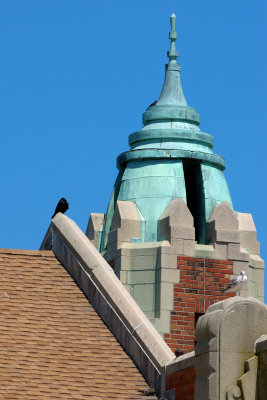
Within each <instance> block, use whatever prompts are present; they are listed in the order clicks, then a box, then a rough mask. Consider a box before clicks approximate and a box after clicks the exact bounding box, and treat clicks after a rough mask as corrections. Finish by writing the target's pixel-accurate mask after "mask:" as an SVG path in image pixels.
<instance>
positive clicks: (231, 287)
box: [222, 271, 248, 294]
mask: <svg viewBox="0 0 267 400" xmlns="http://www.w3.org/2000/svg"><path fill="white" fill-rule="evenodd" d="M247 281H248V277H247V275H246V272H245V271H241V272H240V274H239V275H238V276H237V277H236V278H233V279H231V281H230V282H229V283H228V285H227V286H226V288H225V289H223V290H222V291H223V292H224V293H236V292H239V294H240V290H241V289H243V287H244V286H245V285H246V283H247Z"/></svg>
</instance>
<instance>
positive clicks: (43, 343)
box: [0, 249, 148, 400]
mask: <svg viewBox="0 0 267 400" xmlns="http://www.w3.org/2000/svg"><path fill="white" fill-rule="evenodd" d="M0 299H1V301H0V332H1V335H0V360H1V362H0V398H3V399H20V400H21V399H27V400H31V399H34V400H37V399H42V400H45V399H51V398H52V399H64V400H67V399H77V400H83V399H89V398H94V399H138V398H141V397H143V394H142V393H141V392H142V391H143V389H145V388H147V387H148V385H147V383H146V382H145V380H144V378H143V377H142V375H141V374H140V372H139V371H138V369H137V368H136V366H135V364H134V363H133V362H132V360H131V359H130V358H129V357H128V355H127V354H126V353H125V352H124V351H123V349H122V347H121V346H120V344H119V343H118V342H117V340H116V339H115V338H114V336H113V334H112V333H111V332H110V331H109V329H108V328H107V326H106V325H105V324H104V323H103V321H102V320H101V319H100V317H99V316H98V315H97V314H96V312H95V310H94V309H93V307H92V306H91V305H90V303H89V302H88V300H87V299H86V298H85V296H84V295H83V293H82V292H81V291H80V289H79V288H78V287H77V286H76V284H75V282H74V281H73V279H72V278H71V276H70V275H69V274H68V273H67V272H66V271H65V269H64V268H63V267H62V265H61V264H60V262H59V261H58V260H57V259H56V257H55V256H54V254H53V252H52V251H27V250H6V249H2V250H0Z"/></svg>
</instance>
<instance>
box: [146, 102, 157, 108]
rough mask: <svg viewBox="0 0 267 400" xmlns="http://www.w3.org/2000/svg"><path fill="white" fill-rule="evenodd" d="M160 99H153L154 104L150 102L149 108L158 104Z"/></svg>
mask: <svg viewBox="0 0 267 400" xmlns="http://www.w3.org/2000/svg"><path fill="white" fill-rule="evenodd" d="M157 102H158V100H155V101H153V103H152V104H150V106H148V107H147V110H148V109H149V107H153V106H155V105H156V104H157Z"/></svg>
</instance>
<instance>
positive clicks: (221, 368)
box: [195, 297, 267, 400]
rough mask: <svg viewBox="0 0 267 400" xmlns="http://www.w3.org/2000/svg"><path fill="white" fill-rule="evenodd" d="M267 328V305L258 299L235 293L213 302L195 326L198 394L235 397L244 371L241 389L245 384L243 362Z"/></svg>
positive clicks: (201, 398) (209, 398)
mask: <svg viewBox="0 0 267 400" xmlns="http://www.w3.org/2000/svg"><path fill="white" fill-rule="evenodd" d="M266 332H267V306H266V305H264V304H263V303H262V302H260V301H259V300H256V299H254V298H247V299H242V298H240V297H232V298H231V299H227V300H224V301H221V302H219V303H216V304H214V305H212V306H210V307H209V308H208V311H207V313H206V314H205V315H204V316H202V317H201V318H200V319H199V320H198V323H197V327H196V339H197V346H196V350H195V352H196V362H195V366H196V373H197V379H196V383H195V398H197V399H198V400H224V399H225V398H226V394H227V396H228V398H229V399H231V398H233V399H235V398H236V397H234V396H238V393H237V392H238V390H237V389H235V388H234V387H233V386H236V383H237V381H238V379H240V377H242V375H243V376H244V379H243V382H242V378H241V382H242V385H243V386H241V391H242V387H245V385H246V382H245V381H246V380H247V379H248V377H249V376H248V375H249V374H248V375H247V377H245V375H246V374H244V363H245V362H246V361H247V360H249V359H251V358H252V357H254V355H255V354H254V343H255V341H256V339H258V338H259V337H260V336H261V335H263V334H265V333H266ZM253 363H254V360H252V361H251V363H250V365H249V369H250V366H252V365H255V364H253ZM251 368H252V367H251ZM252 369H253V368H252ZM252 369H251V371H252ZM254 371H255V368H254ZM250 376H251V377H253V376H254V375H253V373H251V374H250ZM235 391H236V393H235ZM229 396H230V397H229ZM231 396H232V397H231ZM237 399H238V397H237Z"/></svg>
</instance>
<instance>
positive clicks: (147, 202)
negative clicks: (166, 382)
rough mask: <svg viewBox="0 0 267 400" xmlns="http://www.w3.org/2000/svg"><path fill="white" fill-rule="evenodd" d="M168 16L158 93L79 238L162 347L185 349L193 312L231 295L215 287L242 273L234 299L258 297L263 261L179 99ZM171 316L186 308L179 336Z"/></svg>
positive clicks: (216, 160) (218, 162)
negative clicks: (98, 256)
mask: <svg viewBox="0 0 267 400" xmlns="http://www.w3.org/2000/svg"><path fill="white" fill-rule="evenodd" d="M170 20H171V32H170V34H169V38H170V50H169V51H168V57H169V63H168V64H167V65H166V71H165V80H164V84H163V88H162V91H161V94H160V97H159V99H158V101H157V102H154V103H153V104H152V105H151V106H149V107H148V109H147V110H146V111H145V112H144V113H143V128H142V129H141V130H140V131H138V132H134V133H132V134H130V136H129V145H130V150H128V151H126V152H124V153H122V154H120V155H119V156H118V158H117V167H118V170H119V173H118V177H117V179H116V182H115V185H114V189H113V192H112V195H111V199H110V202H109V205H108V209H107V213H106V214H105V215H104V214H91V215H90V219H89V223H88V227H87V232H86V235H87V237H88V238H89V239H90V240H91V241H92V243H93V244H94V246H95V247H96V248H97V249H98V250H99V251H100V252H101V253H102V254H103V256H104V257H105V259H106V260H107V261H108V262H109V264H110V265H111V266H112V268H113V269H114V271H115V274H116V275H117V276H118V277H119V278H120V280H121V282H122V283H123V284H124V285H125V287H126V288H127V290H128V291H129V292H130V293H131V295H132V296H133V298H134V299H135V300H136V302H137V303H138V304H139V306H140V307H141V308H142V310H143V311H144V312H145V314H146V315H147V316H148V318H149V319H150V320H151V321H152V323H153V324H154V326H155V327H156V328H157V329H158V331H159V332H160V333H161V334H162V335H165V338H166V340H167V338H169V342H170V343H169V345H170V346H171V347H172V348H173V349H174V348H175V346H176V344H178V345H179V344H180V345H181V343H182V342H185V343H182V344H183V346H184V350H186V351H188V350H190V349H192V348H194V328H195V324H196V321H197V318H198V316H200V315H201V314H203V313H204V312H205V311H206V309H207V308H208V307H209V306H210V305H211V304H213V303H214V302H216V301H218V300H222V299H224V298H226V297H228V296H231V295H225V294H222V289H223V287H224V286H225V285H227V283H228V282H229V280H230V279H231V278H232V277H233V276H237V275H238V274H239V273H240V271H246V273H247V276H248V286H247V288H245V289H244V290H243V291H242V292H241V295H242V296H243V297H247V296H253V297H255V298H257V299H260V300H263V289H264V283H263V273H264V263H263V260H262V259H261V258H260V248H259V243H258V242H257V237H256V229H255V225H254V222H253V219H252V216H251V215H250V214H245V213H239V212H235V211H234V210H233V205H232V201H231V197H230V194H229V190H228V186H227V183H226V180H225V177H224V174H223V170H224V168H225V163H224V159H223V158H222V157H221V156H219V155H217V154H214V153H213V151H212V148H213V137H212V136H211V135H210V134H208V133H204V132H202V131H201V130H200V128H199V125H200V115H199V114H198V113H197V112H196V110H195V109H194V108H192V107H190V106H188V104H187V101H186V99H185V96H184V93H183V89H182V85H181V79H180V65H179V64H178V63H177V57H178V51H177V50H176V47H175V42H176V39H177V33H176V31H175V24H176V16H175V15H174V14H172V15H171V17H170ZM187 269H188V272H186V270H187ZM220 272H222V273H220ZM181 277H182V280H181ZM208 283H209V287H208ZM211 283H214V285H213V286H212V285H211ZM181 293H182V294H183V295H182V294H181ZM183 297H186V299H187V301H189V302H191V306H190V307H187V303H186V302H184V301H183ZM175 308H178V309H175ZM185 308H186V310H185ZM179 312H180V313H181V312H184V313H185V314H186V313H187V312H188V313H189V316H188V318H189V319H188V322H189V324H188V325H189V328H188V332H189V333H188V334H187V335H186V333H185V329H184V326H185V325H186V324H185V323H183V322H181V321H180V322H179V323H178V320H177V319H175V316H176V315H177V314H179ZM186 317H187V315H185V318H186ZM179 324H180V325H179ZM181 332H183V333H181ZM166 335H167V336H166ZM179 335H180V336H179Z"/></svg>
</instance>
